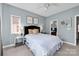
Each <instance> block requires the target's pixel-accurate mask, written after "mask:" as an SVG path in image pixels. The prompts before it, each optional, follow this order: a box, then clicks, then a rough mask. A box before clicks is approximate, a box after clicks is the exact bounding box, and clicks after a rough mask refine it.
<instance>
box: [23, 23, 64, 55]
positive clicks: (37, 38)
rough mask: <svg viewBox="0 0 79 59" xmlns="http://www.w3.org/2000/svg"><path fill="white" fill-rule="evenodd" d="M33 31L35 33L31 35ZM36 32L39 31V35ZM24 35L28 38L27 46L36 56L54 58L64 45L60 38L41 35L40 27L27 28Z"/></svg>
mask: <svg viewBox="0 0 79 59" xmlns="http://www.w3.org/2000/svg"><path fill="white" fill-rule="evenodd" d="M31 29H32V30H35V32H34V33H30V32H29V31H30V30H31ZM36 30H38V33H37V32H36ZM29 33H30V34H29ZM24 35H25V38H26V42H25V45H27V46H28V47H29V48H30V50H31V51H32V53H33V55H35V56H52V55H54V54H55V52H56V51H57V50H59V49H60V48H61V46H62V45H63V41H62V40H61V39H59V37H58V36H53V35H50V34H42V33H40V27H38V26H33V25H31V26H25V27H24Z"/></svg>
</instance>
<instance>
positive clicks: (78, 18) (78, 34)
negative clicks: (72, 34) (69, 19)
mask: <svg viewBox="0 0 79 59" xmlns="http://www.w3.org/2000/svg"><path fill="white" fill-rule="evenodd" d="M76 44H77V45H78V44H79V16H76Z"/></svg>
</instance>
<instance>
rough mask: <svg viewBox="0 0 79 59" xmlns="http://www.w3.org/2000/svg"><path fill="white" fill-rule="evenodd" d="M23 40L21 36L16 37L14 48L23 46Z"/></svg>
mask: <svg viewBox="0 0 79 59" xmlns="http://www.w3.org/2000/svg"><path fill="white" fill-rule="evenodd" d="M24 39H25V38H24V37H23V36H18V37H16V40H15V47H17V46H20V45H23V44H24Z"/></svg>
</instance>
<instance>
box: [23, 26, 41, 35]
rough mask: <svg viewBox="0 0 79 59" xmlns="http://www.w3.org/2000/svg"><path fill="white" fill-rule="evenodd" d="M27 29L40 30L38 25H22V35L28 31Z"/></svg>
mask: <svg viewBox="0 0 79 59" xmlns="http://www.w3.org/2000/svg"><path fill="white" fill-rule="evenodd" d="M28 29H38V30H39V32H40V27H38V26H34V25H30V26H24V35H26V34H28V33H29V32H28Z"/></svg>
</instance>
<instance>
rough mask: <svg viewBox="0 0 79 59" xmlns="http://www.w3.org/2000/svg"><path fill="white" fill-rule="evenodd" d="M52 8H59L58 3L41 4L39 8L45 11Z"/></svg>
mask: <svg viewBox="0 0 79 59" xmlns="http://www.w3.org/2000/svg"><path fill="white" fill-rule="evenodd" d="M52 6H58V4H57V3H43V4H40V5H39V6H38V8H39V9H44V10H45V11H47V10H48V9H49V8H50V7H52Z"/></svg>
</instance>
